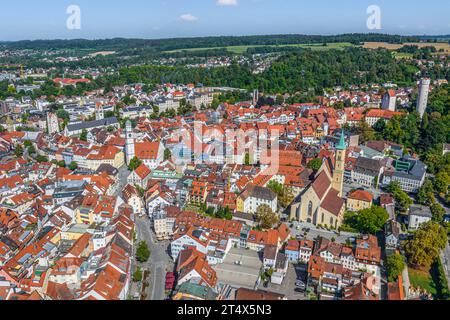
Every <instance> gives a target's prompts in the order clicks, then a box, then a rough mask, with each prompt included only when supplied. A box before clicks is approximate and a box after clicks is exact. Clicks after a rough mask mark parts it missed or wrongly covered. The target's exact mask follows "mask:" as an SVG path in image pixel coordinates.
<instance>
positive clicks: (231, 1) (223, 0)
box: [216, 0, 238, 6]
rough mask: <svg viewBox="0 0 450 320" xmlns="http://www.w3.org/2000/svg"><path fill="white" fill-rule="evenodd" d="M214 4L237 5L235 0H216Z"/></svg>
mask: <svg viewBox="0 0 450 320" xmlns="http://www.w3.org/2000/svg"><path fill="white" fill-rule="evenodd" d="M216 4H217V5H218V6H237V4H238V2H237V0H217V1H216Z"/></svg>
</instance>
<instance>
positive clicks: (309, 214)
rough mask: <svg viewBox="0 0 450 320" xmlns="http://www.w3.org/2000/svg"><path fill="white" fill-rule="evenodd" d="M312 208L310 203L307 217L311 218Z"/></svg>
mask: <svg viewBox="0 0 450 320" xmlns="http://www.w3.org/2000/svg"><path fill="white" fill-rule="evenodd" d="M312 207H313V204H312V201H310V202H309V203H308V217H311V216H312V209H313V208H312Z"/></svg>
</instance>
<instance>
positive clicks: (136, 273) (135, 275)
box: [133, 267, 142, 282]
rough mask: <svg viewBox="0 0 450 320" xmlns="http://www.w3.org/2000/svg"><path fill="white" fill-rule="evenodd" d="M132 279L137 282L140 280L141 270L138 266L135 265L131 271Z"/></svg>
mask: <svg viewBox="0 0 450 320" xmlns="http://www.w3.org/2000/svg"><path fill="white" fill-rule="evenodd" d="M133 281H134V282H139V281H142V270H141V268H140V267H137V268H136V270H135V271H134V273H133Z"/></svg>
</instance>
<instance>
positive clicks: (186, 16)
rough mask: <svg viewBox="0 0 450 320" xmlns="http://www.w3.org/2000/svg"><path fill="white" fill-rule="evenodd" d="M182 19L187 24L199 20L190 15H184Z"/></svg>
mask: <svg viewBox="0 0 450 320" xmlns="http://www.w3.org/2000/svg"><path fill="white" fill-rule="evenodd" d="M180 19H181V20H183V21H187V22H194V21H197V20H198V18H197V17H196V16H193V15H192V14H190V13H186V14H182V15H181V16H180Z"/></svg>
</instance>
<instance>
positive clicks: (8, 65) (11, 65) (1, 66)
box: [0, 64, 25, 79]
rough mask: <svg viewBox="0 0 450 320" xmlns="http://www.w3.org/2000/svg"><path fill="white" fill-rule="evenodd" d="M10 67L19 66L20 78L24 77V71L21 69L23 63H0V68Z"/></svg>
mask: <svg viewBox="0 0 450 320" xmlns="http://www.w3.org/2000/svg"><path fill="white" fill-rule="evenodd" d="M1 68H5V69H12V68H20V79H24V78H25V73H24V71H23V64H0V69H1Z"/></svg>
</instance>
